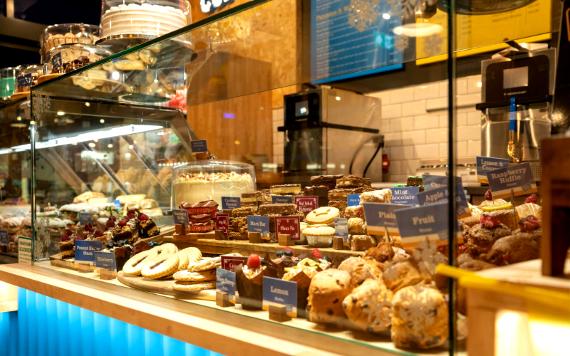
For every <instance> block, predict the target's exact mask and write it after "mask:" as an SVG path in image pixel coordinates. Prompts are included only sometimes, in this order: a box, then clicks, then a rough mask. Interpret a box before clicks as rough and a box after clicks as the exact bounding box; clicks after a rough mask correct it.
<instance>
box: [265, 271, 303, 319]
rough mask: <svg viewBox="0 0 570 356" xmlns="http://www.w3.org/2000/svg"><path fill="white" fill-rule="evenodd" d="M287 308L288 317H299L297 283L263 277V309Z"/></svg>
mask: <svg viewBox="0 0 570 356" xmlns="http://www.w3.org/2000/svg"><path fill="white" fill-rule="evenodd" d="M271 304H274V305H285V306H287V315H289V316H290V317H292V318H294V317H296V316H297V283H295V282H289V281H284V280H282V279H278V278H271V277H263V309H264V310H268V309H269V305H271Z"/></svg>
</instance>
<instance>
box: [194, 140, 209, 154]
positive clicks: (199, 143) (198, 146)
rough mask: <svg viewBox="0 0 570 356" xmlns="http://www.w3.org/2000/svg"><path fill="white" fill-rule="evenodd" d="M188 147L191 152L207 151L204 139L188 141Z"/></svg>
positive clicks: (206, 142) (206, 143)
mask: <svg viewBox="0 0 570 356" xmlns="http://www.w3.org/2000/svg"><path fill="white" fill-rule="evenodd" d="M190 148H191V149H192V153H203V152H208V141H206V140H193V141H190Z"/></svg>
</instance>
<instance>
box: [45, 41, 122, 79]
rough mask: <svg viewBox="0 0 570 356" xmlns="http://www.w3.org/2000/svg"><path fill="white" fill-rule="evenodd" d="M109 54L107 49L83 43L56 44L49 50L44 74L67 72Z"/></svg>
mask: <svg viewBox="0 0 570 356" xmlns="http://www.w3.org/2000/svg"><path fill="white" fill-rule="evenodd" d="M111 54H112V53H111V52H110V51H109V50H107V49H104V48H101V47H97V46H90V45H85V44H64V45H61V46H57V47H55V48H53V49H52V50H51V51H49V54H48V60H47V61H46V62H45V64H44V74H56V73H68V72H71V71H72V70H75V69H78V68H81V67H83V66H84V65H86V64H89V63H93V62H97V61H98V60H100V59H103V58H105V57H107V56H110V55H111Z"/></svg>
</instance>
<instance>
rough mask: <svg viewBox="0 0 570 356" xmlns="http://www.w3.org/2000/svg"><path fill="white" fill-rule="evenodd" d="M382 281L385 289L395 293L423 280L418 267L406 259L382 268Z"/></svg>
mask: <svg viewBox="0 0 570 356" xmlns="http://www.w3.org/2000/svg"><path fill="white" fill-rule="evenodd" d="M382 279H383V280H384V284H385V285H386V287H388V288H389V289H391V290H392V291H394V292H395V291H397V290H399V289H402V288H404V287H407V286H412V285H414V284H418V283H420V282H422V281H423V280H424V276H422V274H421V273H420V270H419V268H418V266H416V264H415V263H413V261H411V260H410V259H407V260H405V261H401V262H394V261H393V262H392V263H390V264H388V265H387V266H386V267H385V268H384V272H383V273H382Z"/></svg>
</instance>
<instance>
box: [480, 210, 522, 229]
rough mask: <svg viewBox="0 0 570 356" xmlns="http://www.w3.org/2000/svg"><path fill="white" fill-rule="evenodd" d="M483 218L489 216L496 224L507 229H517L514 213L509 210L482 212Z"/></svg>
mask: <svg viewBox="0 0 570 356" xmlns="http://www.w3.org/2000/svg"><path fill="white" fill-rule="evenodd" d="M483 216H489V217H491V218H493V219H496V220H497V221H498V222H500V223H502V224H504V225H506V226H507V227H508V228H509V229H512V230H514V229H516V228H517V221H518V220H517V219H516V217H515V211H514V210H513V209H512V208H511V209H502V210H494V211H491V212H484V213H483Z"/></svg>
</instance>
